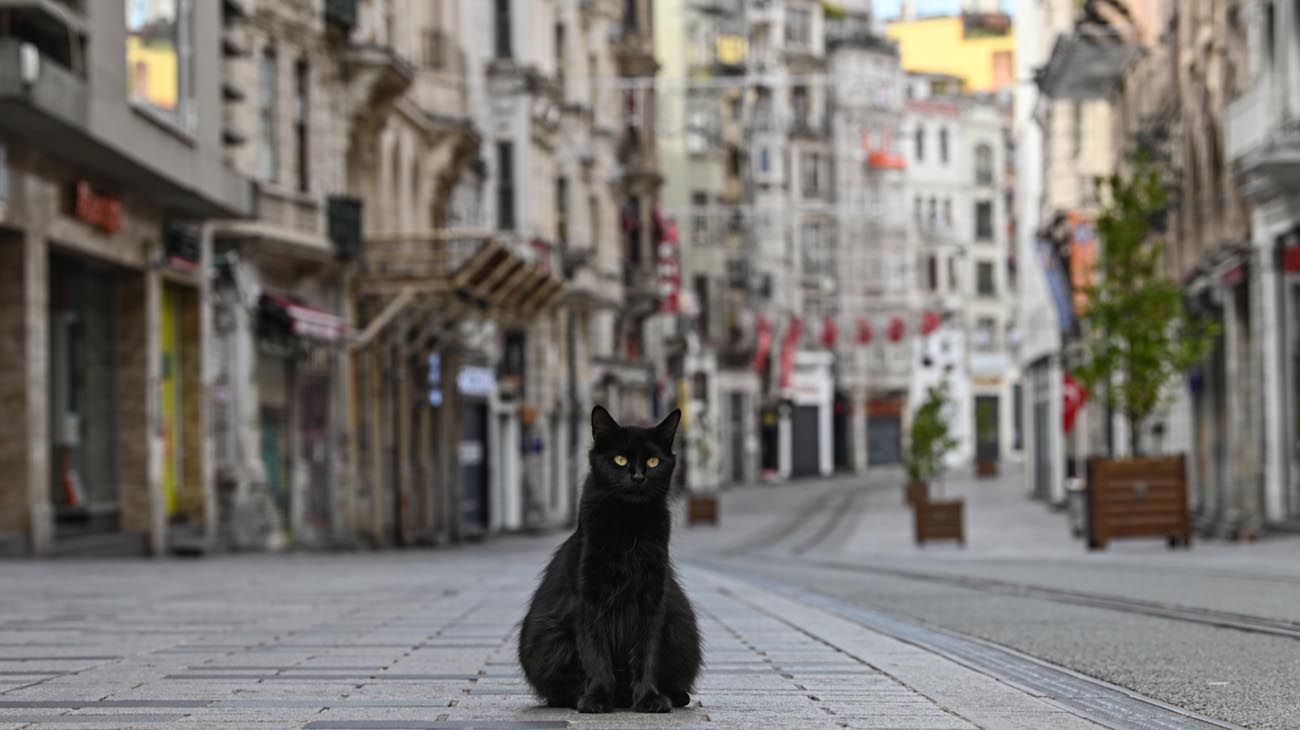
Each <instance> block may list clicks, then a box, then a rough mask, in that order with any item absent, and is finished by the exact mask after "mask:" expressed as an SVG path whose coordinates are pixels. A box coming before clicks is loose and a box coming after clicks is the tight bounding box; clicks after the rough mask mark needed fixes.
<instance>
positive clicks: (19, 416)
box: [0, 233, 54, 555]
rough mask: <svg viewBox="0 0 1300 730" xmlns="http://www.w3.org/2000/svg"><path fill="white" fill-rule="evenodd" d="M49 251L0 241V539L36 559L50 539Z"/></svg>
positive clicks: (32, 240) (37, 242) (28, 240)
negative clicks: (19, 543)
mask: <svg viewBox="0 0 1300 730" xmlns="http://www.w3.org/2000/svg"><path fill="white" fill-rule="evenodd" d="M48 269H49V252H48V250H47V246H46V244H45V240H44V239H43V238H41V237H40V236H38V235H35V234H32V233H29V234H27V235H26V236H25V237H15V238H6V239H0V372H3V373H6V375H5V377H3V378H0V413H3V414H4V417H3V418H0V473H3V474H4V475H5V479H3V480H0V542H3V541H5V540H6V538H10V537H13V538H15V539H21V538H22V537H23V536H25V538H26V548H27V549H28V550H30V551H31V552H32V553H34V554H37V555H40V554H43V553H45V552H48V551H49V549H50V547H51V545H52V543H53V540H54V510H53V507H52V506H51V503H50V464H49V445H50V439H49V411H48V409H47V405H46V397H45V394H46V393H47V392H48V390H49V383H48V380H47V379H48V375H47V373H48V367H47V366H48V361H49V306H48V301H47V300H48V297H49V292H48V286H49V271H48Z"/></svg>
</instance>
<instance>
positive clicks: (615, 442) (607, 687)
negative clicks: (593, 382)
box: [519, 406, 700, 712]
mask: <svg viewBox="0 0 1300 730" xmlns="http://www.w3.org/2000/svg"><path fill="white" fill-rule="evenodd" d="M680 419H681V412H680V411H673V412H672V413H670V414H668V417H667V418H665V419H664V420H663V422H662V423H660V424H659V425H657V426H655V427H653V428H631V427H628V428H625V427H622V426H619V425H618V424H617V423H616V422H615V421H614V419H613V417H611V416H610V415H609V412H608V411H606V410H605V409H604V408H601V407H600V406H596V408H595V409H593V410H592V412H591V430H592V435H593V436H594V438H595V443H594V444H593V446H592V448H591V451H590V452H589V455H588V457H589V459H590V461H591V474H590V476H588V477H587V482H586V485H585V486H584V488H583V490H582V502H581V506H580V507H579V510H578V527H577V529H576V530H575V531H574V533H573V534H572V535H571V536H569V539H568V540H565V541H564V544H563V545H561V546H560V547H559V549H558V550H556V551H555V555H554V557H552V558H551V562H550V564H549V565H547V566H546V573H545V574H544V575H543V576H542V582H541V585H540V586H538V588H537V592H536V593H535V594H534V595H533V601H532V605H531V606H530V607H529V609H528V615H527V616H525V617H524V623H523V627H522V629H521V630H520V634H519V663H520V664H521V665H522V666H523V669H524V676H525V677H527V679H528V683H529V684H531V685H532V686H533V689H535V690H536V691H537V693H538V694H539V695H541V696H542V698H543V699H545V700H546V703H547V704H548V705H550V706H552V707H573V708H577V709H578V711H580V712H609V711H610V710H612V709H613V708H615V707H624V708H625V707H631V708H632V709H634V710H637V711H638V712H668V711H670V710H671V709H672V708H673V707H674V706H675V707H685V706H686V705H687V704H688V703H690V701H691V696H690V692H691V691H692V689H693V686H694V683H695V677H696V675H697V674H699V671H700V633H699V629H698V628H697V627H696V624H695V611H694V610H692V608H691V603H690V601H689V600H688V599H687V598H686V594H685V593H684V592H683V591H682V587H681V585H679V584H678V582H677V578H676V576H675V575H674V573H673V566H672V563H671V562H670V561H669V559H668V534H669V531H670V528H671V526H672V518H671V515H670V514H669V511H668V493H669V489H670V485H671V482H672V473H673V465H674V464H675V463H676V459H675V458H674V457H673V452H672V443H673V435H674V434H675V433H676V432H677V422H678V421H679V420H680Z"/></svg>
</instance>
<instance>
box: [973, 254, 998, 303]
mask: <svg viewBox="0 0 1300 730" xmlns="http://www.w3.org/2000/svg"><path fill="white" fill-rule="evenodd" d="M975 292H976V293H977V294H979V295H980V296H982V297H995V296H997V295H998V288H997V283H996V282H995V281H994V280H993V262H992V261H980V262H978V263H976V264H975Z"/></svg>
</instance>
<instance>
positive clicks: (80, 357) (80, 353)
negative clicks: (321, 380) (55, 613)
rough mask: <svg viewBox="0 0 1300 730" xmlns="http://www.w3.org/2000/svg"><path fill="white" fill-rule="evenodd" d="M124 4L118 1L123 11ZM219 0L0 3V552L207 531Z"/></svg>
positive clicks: (224, 186)
mask: <svg viewBox="0 0 1300 730" xmlns="http://www.w3.org/2000/svg"><path fill="white" fill-rule="evenodd" d="M128 9H130V12H128ZM220 25H221V4H219V3H187V2H180V1H179V0H158V1H157V2H151V3H148V4H145V5H140V6H137V5H135V4H126V3H120V2H118V3H113V2H93V3H91V2H87V3H67V4H57V5H56V4H51V3H21V4H17V5H14V4H8V5H6V6H5V7H3V8H0V68H2V69H4V71H3V73H0V150H3V153H0V183H2V184H0V278H3V282H2V283H0V342H3V345H0V372H4V373H5V377H4V379H3V386H0V391H2V392H3V395H0V403H3V406H2V407H0V409H2V410H3V412H4V418H3V419H2V425H0V444H2V445H0V469H2V470H3V472H4V474H5V475H6V478H5V479H4V481H3V484H0V550H3V551H4V552H17V553H28V552H30V553H35V554H60V553H78V552H81V553H92V552H93V553H95V554H105V553H112V552H115V551H127V552H140V551H142V550H147V551H149V552H152V553H154V554H159V553H164V552H166V551H168V550H179V549H186V550H190V549H203V548H205V547H207V546H209V545H210V544H211V543H212V542H213V540H214V538H215V531H216V516H217V514H216V505H215V498H214V497H215V492H214V490H213V487H212V477H213V468H214V465H213V463H212V462H211V461H210V460H209V458H208V455H209V454H211V452H212V449H211V448H210V447H211V442H210V438H211V432H210V429H209V428H208V422H209V414H208V407H207V402H206V397H205V394H206V393H207V392H209V390H210V388H211V387H212V377H213V373H212V371H211V369H210V366H209V364H208V363H209V362H210V360H211V353H210V352H209V350H208V332H209V331H210V328H211V320H210V317H209V310H208V306H207V305H208V301H209V284H208V280H207V277H206V276H205V275H204V272H205V271H206V269H207V267H208V266H209V265H210V250H209V248H208V246H207V243H206V239H205V237H204V234H203V231H202V229H201V226H202V223H203V222H204V221H205V220H207V219H213V218H227V217H232V216H240V215H245V214H247V213H248V212H249V211H250V210H251V209H252V189H251V187H250V185H249V184H248V183H247V182H246V181H245V180H243V179H242V178H241V177H240V176H238V175H237V174H236V173H235V172H234V171H233V170H231V169H230V168H229V167H228V166H227V165H226V164H225V161H224V160H223V157H222V132H223V130H222V120H221V118H220V115H216V114H210V113H209V114H204V113H201V111H202V110H212V109H219V108H220V107H221V100H222V85H221V76H222V44H221V38H220V34H218V33H205V32H202V29H206V28H217V27H220Z"/></svg>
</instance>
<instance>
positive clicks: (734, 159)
mask: <svg viewBox="0 0 1300 730" xmlns="http://www.w3.org/2000/svg"><path fill="white" fill-rule="evenodd" d="M741 164H742V158H741V155H740V148H739V147H736V146H735V145H729V146H728V147H727V174H728V175H729V176H731V177H740V166H741Z"/></svg>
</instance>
